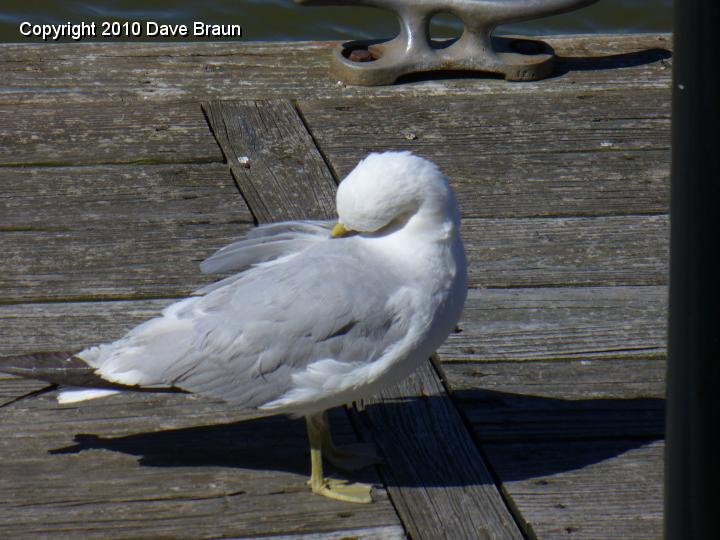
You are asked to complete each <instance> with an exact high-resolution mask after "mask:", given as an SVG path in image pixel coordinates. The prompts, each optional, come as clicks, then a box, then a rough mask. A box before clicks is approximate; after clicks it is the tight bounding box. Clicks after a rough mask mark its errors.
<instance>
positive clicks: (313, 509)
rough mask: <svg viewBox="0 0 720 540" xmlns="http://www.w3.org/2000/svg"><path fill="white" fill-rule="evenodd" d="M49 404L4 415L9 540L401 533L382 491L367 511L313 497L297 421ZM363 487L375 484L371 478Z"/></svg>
mask: <svg viewBox="0 0 720 540" xmlns="http://www.w3.org/2000/svg"><path fill="white" fill-rule="evenodd" d="M54 397H55V396H54V395H52V394H46V395H43V396H40V397H36V398H34V399H32V400H23V401H19V402H16V403H14V404H13V405H11V406H8V407H4V408H2V409H0V410H2V414H0V427H1V428H2V429H0V450H1V451H2V453H3V465H2V468H3V474H2V480H1V481H0V484H1V485H2V507H3V511H2V513H0V536H2V537H3V538H27V537H44V538H68V537H75V538H129V537H133V538H148V537H153V538H158V537H172V538H217V537H246V536H251V537H253V536H262V535H268V534H274V535H279V534H291V533H293V534H300V533H305V532H308V533H319V532H331V531H336V530H338V529H344V528H347V529H352V528H365V527H386V526H395V527H397V517H396V515H395V512H394V510H393V509H392V506H391V505H390V504H389V503H388V501H387V497H386V495H385V494H384V491H383V490H382V489H381V488H379V489H378V490H376V495H375V496H376V498H377V499H378V502H377V503H376V504H374V505H367V506H365V505H352V506H350V505H347V504H346V503H342V502H338V501H331V500H330V499H326V498H324V497H315V496H312V495H311V494H310V493H309V491H308V489H307V487H306V485H305V481H306V479H307V475H308V472H309V471H308V469H309V459H308V455H307V450H306V448H307V442H306V435H305V427H304V423H303V422H302V421H298V420H295V421H292V420H289V419H287V418H283V417H277V416H276V417H269V418H256V417H253V416H252V415H250V416H248V415H241V414H238V413H237V412H235V411H233V410H231V409H228V408H227V406H226V405H224V404H220V403H214V402H210V401H207V400H202V399H198V398H195V397H191V396H187V395H186V396H182V397H180V396H178V395H176V396H169V395H159V394H156V395H151V394H143V395H139V394H125V395H119V396H113V397H110V398H106V399H105V400H103V401H100V402H85V403H81V404H77V405H74V406H66V407H59V408H58V406H57V404H56V403H55V400H54ZM178 397H180V399H177V398H178ZM339 420H340V422H333V424H334V426H333V427H335V428H336V432H337V433H336V434H337V435H339V437H338V438H339V439H340V440H341V441H343V440H344V441H347V438H348V437H349V436H350V437H352V434H351V433H349V432H347V431H346V430H343V429H342V428H343V425H345V426H347V420H346V419H344V420H343V419H342V418H340V419H339ZM343 421H344V424H343ZM338 428H339V429H338ZM334 474H335V475H337V473H334ZM362 478H363V479H364V480H365V481H369V482H371V483H377V478H374V476H373V471H372V470H370V471H368V472H367V473H366V474H365V475H363V476H362Z"/></svg>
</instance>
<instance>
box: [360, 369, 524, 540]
mask: <svg viewBox="0 0 720 540" xmlns="http://www.w3.org/2000/svg"><path fill="white" fill-rule="evenodd" d="M357 414H358V416H359V423H362V424H363V427H364V433H365V434H366V436H369V437H372V439H373V440H375V441H377V443H378V445H379V446H380V448H381V450H382V453H383V457H384V460H385V466H384V467H382V469H381V471H382V474H383V478H384V479H385V482H386V485H387V489H388V491H389V492H390V494H391V497H392V501H393V504H394V505H395V508H396V509H397V511H398V513H399V514H400V517H401V519H402V521H403V524H404V525H405V527H406V529H407V530H408V533H409V534H410V537H411V538H494V539H495V538H496V539H500V538H522V535H521V534H520V532H519V531H518V529H517V526H516V524H515V523H514V521H513V519H512V518H511V516H510V514H509V513H508V510H507V508H506V506H505V503H504V501H503V499H502V497H501V496H500V494H499V493H498V492H497V490H496V489H495V486H494V483H493V479H492V476H491V475H490V473H489V471H488V470H487V468H486V466H485V465H484V463H483V458H482V456H481V455H480V452H479V451H478V449H477V447H476V446H475V443H474V442H473V440H472V438H471V437H470V434H469V433H468V432H467V430H466V428H465V426H464V424H463V422H462V420H461V418H460V415H459V414H458V412H457V410H456V409H455V406H454V405H453V403H452V401H450V400H449V399H448V397H447V394H446V392H445V389H444V388H443V386H442V383H441V382H440V381H439V380H438V379H437V375H436V374H435V372H434V370H433V367H432V366H431V365H430V364H429V363H425V364H423V365H422V366H421V367H420V368H419V369H418V370H417V371H416V372H415V373H413V374H412V375H411V376H410V377H408V378H407V379H405V380H404V381H403V382H401V383H399V384H398V385H396V386H394V387H392V388H389V389H387V390H384V391H382V392H381V393H380V395H379V396H376V397H374V398H371V399H368V400H365V401H364V404H363V410H362V411H361V412H359V413H357ZM448 516H455V518H449V517H448ZM461 516H462V517H461ZM449 519H455V520H456V521H454V522H449V521H448V520H449Z"/></svg>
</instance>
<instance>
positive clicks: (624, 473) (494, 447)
mask: <svg viewBox="0 0 720 540" xmlns="http://www.w3.org/2000/svg"><path fill="white" fill-rule="evenodd" d="M484 448H485V451H486V452H487V454H488V456H489V458H490V460H491V462H492V463H493V465H494V466H495V470H496V472H497V474H498V475H499V476H500V478H502V480H503V490H504V491H505V492H506V493H508V494H509V495H510V496H511V497H512V500H513V502H514V505H515V508H516V515H518V516H521V520H522V522H523V523H524V528H525V530H526V531H527V532H528V535H529V536H530V537H534V538H548V539H555V538H581V539H588V540H590V539H592V540H615V539H617V538H633V539H635V538H638V539H653V540H659V539H660V538H662V537H663V499H662V485H663V449H664V444H663V442H662V441H656V442H652V443H649V442H648V441H639V440H612V441H577V442H568V441H558V442H537V443H517V444H488V445H485V447H484Z"/></svg>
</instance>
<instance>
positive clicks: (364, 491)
mask: <svg viewBox="0 0 720 540" xmlns="http://www.w3.org/2000/svg"><path fill="white" fill-rule="evenodd" d="M308 485H309V486H310V487H311V488H312V491H313V493H317V494H318V495H322V496H323V497H328V498H329V499H335V500H337V501H343V502H350V503H359V504H369V503H371V502H372V497H371V496H370V492H371V490H372V486H371V485H369V484H361V483H350V482H348V481H347V480H339V479H336V478H324V479H323V481H322V482H317V485H315V484H314V483H313V482H312V480H310V481H308Z"/></svg>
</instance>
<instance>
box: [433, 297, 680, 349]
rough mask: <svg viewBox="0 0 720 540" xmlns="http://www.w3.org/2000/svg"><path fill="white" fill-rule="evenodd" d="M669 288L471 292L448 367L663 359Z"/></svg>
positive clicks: (451, 342)
mask: <svg viewBox="0 0 720 540" xmlns="http://www.w3.org/2000/svg"><path fill="white" fill-rule="evenodd" d="M666 334H667V288H666V287H664V286H646V287H568V288H562V287H548V288H531V289H526V288H518V289H471V290H470V291H469V292H468V299H467V302H466V303H465V310H464V312H463V316H462V319H461V320H460V323H459V324H458V331H457V332H455V333H453V334H451V335H450V337H449V339H448V340H447V341H446V342H445V344H444V345H443V346H442V347H441V348H440V350H439V352H440V354H441V356H442V359H443V362H444V363H447V362H472V361H480V362H490V361H499V360H543V359H564V360H572V359H591V358H662V357H664V356H665V348H666Z"/></svg>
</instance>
